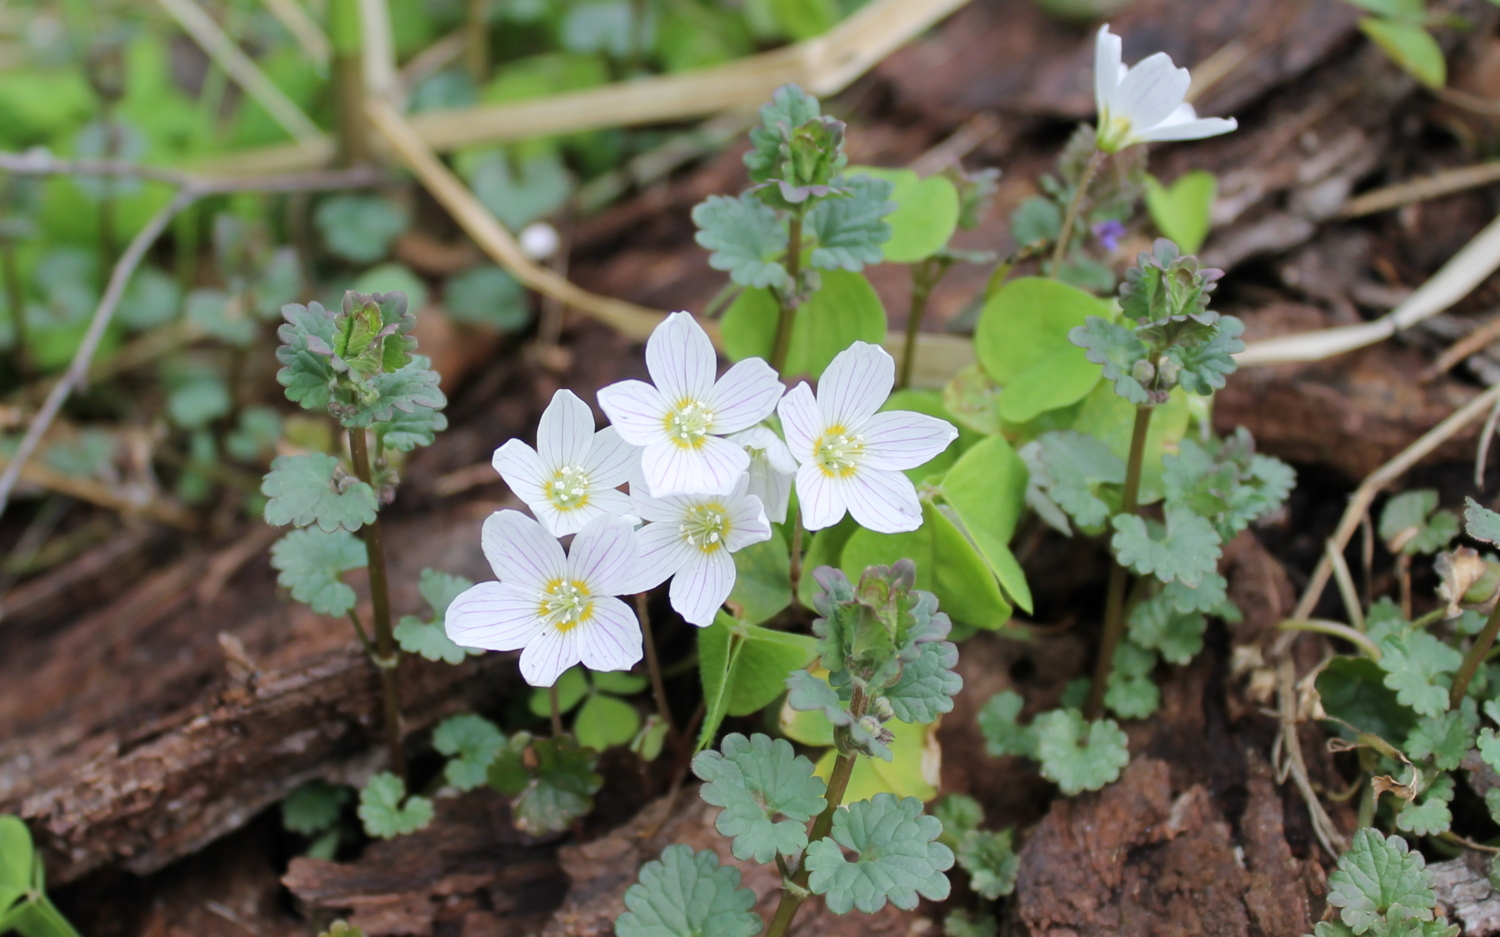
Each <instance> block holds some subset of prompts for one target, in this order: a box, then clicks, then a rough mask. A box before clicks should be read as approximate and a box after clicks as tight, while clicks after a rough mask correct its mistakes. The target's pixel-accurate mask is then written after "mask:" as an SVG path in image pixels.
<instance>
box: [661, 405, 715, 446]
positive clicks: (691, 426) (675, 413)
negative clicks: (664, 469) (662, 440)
mask: <svg viewBox="0 0 1500 937" xmlns="http://www.w3.org/2000/svg"><path fill="white" fill-rule="evenodd" d="M663 423H664V424H665V425H666V430H667V437H668V438H669V439H671V440H672V441H673V442H675V443H676V444H677V445H679V446H681V447H682V448H684V449H697V448H699V447H700V446H702V445H703V441H704V440H705V439H707V438H708V434H709V431H710V430H711V429H713V425H714V412H713V411H712V410H710V409H709V408H708V407H707V406H705V405H704V404H702V403H699V402H698V401H696V400H692V399H685V400H683V401H681V402H680V403H678V404H677V406H676V407H674V408H672V411H671V412H670V413H668V414H667V415H666V418H665V419H664V420H663Z"/></svg>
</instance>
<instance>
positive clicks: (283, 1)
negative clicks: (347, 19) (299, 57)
mask: <svg viewBox="0 0 1500 937" xmlns="http://www.w3.org/2000/svg"><path fill="white" fill-rule="evenodd" d="M261 2H262V3H264V4H265V5H266V9H267V10H270V11H271V15H272V16H274V17H276V20H277V22H279V23H281V25H282V26H284V27H286V31H287V32H289V33H291V34H292V37H293V38H294V39H296V40H297V44H298V45H300V46H301V47H302V48H303V49H305V50H306V51H307V54H308V55H310V56H312V60H313V61H314V62H315V63H317V66H318V68H319V70H326V69H327V68H328V60H329V58H330V57H331V56H332V55H333V49H332V47H330V46H329V44H328V36H326V35H325V34H324V33H323V28H322V27H321V26H319V25H318V22H317V20H315V19H313V18H312V16H311V15H309V14H308V12H307V11H306V10H304V9H302V4H300V3H298V2H297V0H261Z"/></svg>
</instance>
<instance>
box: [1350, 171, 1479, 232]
mask: <svg viewBox="0 0 1500 937" xmlns="http://www.w3.org/2000/svg"><path fill="white" fill-rule="evenodd" d="M1493 182H1500V160H1495V161H1492V162H1488V163H1475V164H1474V165H1472V166H1460V167H1458V168H1457V169H1444V170H1442V171H1440V172H1435V173H1433V174H1432V175H1430V176H1423V177H1422V178H1420V179H1409V180H1407V181H1406V182H1398V183H1396V184H1395V185H1388V186H1386V187H1384V188H1380V189H1374V190H1372V191H1370V192H1366V193H1365V194H1363V195H1360V196H1358V197H1356V198H1351V199H1350V200H1349V201H1347V202H1345V203H1344V207H1343V208H1341V209H1339V213H1338V217H1340V218H1359V217H1362V216H1364V215H1373V214H1375V213H1376V212H1382V211H1389V210H1390V209H1392V208H1400V207H1402V206H1403V205H1410V204H1413V203H1414V202H1425V201H1427V200H1428V199H1434V198H1442V197H1443V196H1445V195H1453V194H1454V193H1456V192H1463V191H1466V190H1468V189H1476V188H1478V187H1479V186H1482V185H1489V184H1491V183H1493Z"/></svg>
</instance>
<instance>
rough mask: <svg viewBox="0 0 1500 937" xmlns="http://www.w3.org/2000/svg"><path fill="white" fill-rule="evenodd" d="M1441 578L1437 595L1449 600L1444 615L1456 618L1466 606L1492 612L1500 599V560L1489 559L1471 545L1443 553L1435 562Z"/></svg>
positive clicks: (1434, 565) (1435, 568)
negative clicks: (1498, 561)
mask: <svg viewBox="0 0 1500 937" xmlns="http://www.w3.org/2000/svg"><path fill="white" fill-rule="evenodd" d="M1432 565H1433V569H1434V570H1435V571H1436V572H1437V574H1438V576H1439V578H1441V579H1442V582H1441V583H1440V584H1439V585H1438V595H1439V596H1440V597H1442V599H1443V600H1444V601H1446V602H1447V603H1448V608H1447V611H1446V612H1445V617H1447V618H1457V617H1458V616H1459V615H1460V614H1461V613H1462V612H1463V610H1464V609H1474V610H1476V611H1480V612H1486V613H1488V612H1490V611H1493V610H1494V608H1495V602H1496V600H1497V599H1500V563H1496V562H1495V561H1494V560H1487V559H1485V558H1484V557H1482V556H1480V555H1479V551H1478V550H1475V549H1473V548H1472V547H1459V548H1458V549H1457V550H1454V551H1453V552H1452V553H1440V554H1438V558H1437V560H1436V561H1435V562H1434V563H1433V564H1432Z"/></svg>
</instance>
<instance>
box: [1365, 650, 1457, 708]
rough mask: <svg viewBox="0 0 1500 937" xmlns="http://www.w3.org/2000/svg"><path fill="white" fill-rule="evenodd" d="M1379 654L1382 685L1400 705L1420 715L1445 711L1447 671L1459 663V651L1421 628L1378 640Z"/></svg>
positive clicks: (1448, 675) (1448, 674) (1446, 703)
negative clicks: (1391, 692) (1383, 681)
mask: <svg viewBox="0 0 1500 937" xmlns="http://www.w3.org/2000/svg"><path fill="white" fill-rule="evenodd" d="M1380 653H1381V657H1380V661H1379V663H1380V669H1381V670H1384V671H1385V685H1386V686H1388V687H1390V688H1391V689H1393V690H1395V691H1396V699H1397V700H1399V701H1400V702H1401V704H1402V705H1403V706H1410V707H1411V708H1412V709H1414V710H1416V711H1417V713H1418V714H1419V715H1423V716H1437V715H1440V714H1442V713H1445V712H1447V711H1448V687H1449V685H1450V684H1451V683H1452V678H1451V676H1450V674H1452V673H1453V672H1454V671H1456V670H1458V668H1459V665H1460V664H1462V663H1463V659H1464V658H1463V655H1462V654H1460V653H1458V652H1457V651H1455V650H1454V649H1453V648H1451V647H1449V646H1448V645H1446V644H1444V643H1443V642H1442V641H1439V640H1438V639H1437V638H1435V637H1433V636H1432V635H1430V634H1428V633H1427V632H1425V631H1415V632H1412V633H1411V634H1405V635H1391V636H1390V637H1388V638H1386V639H1385V640H1384V641H1382V642H1380Z"/></svg>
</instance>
